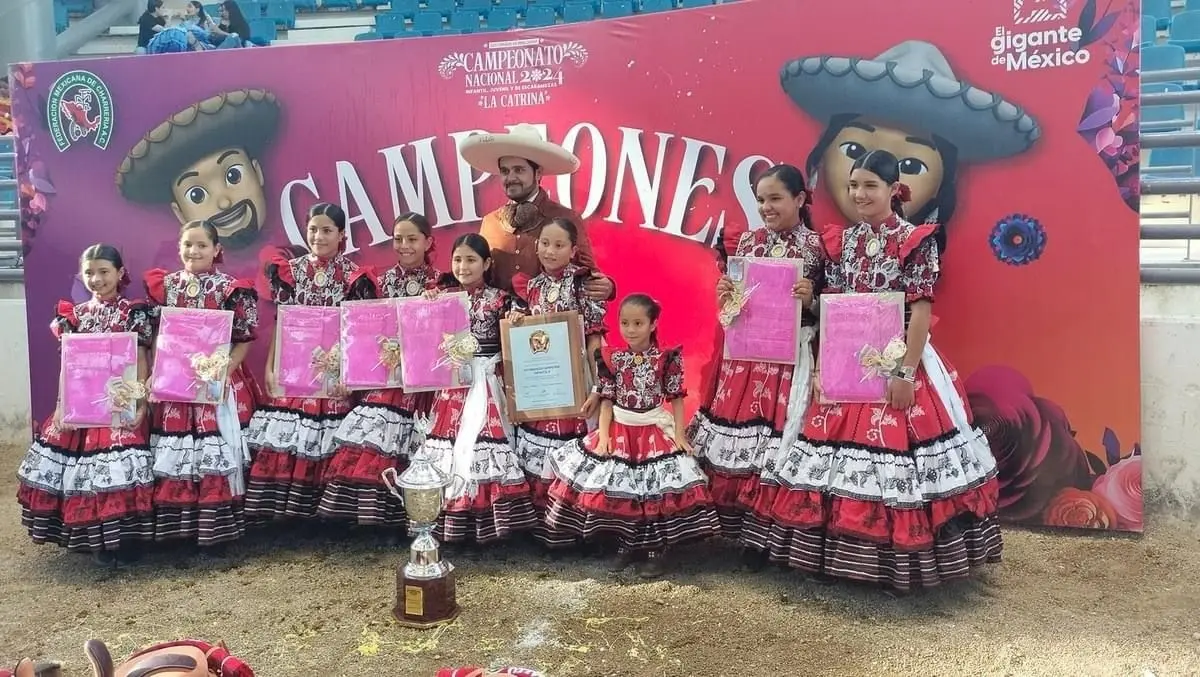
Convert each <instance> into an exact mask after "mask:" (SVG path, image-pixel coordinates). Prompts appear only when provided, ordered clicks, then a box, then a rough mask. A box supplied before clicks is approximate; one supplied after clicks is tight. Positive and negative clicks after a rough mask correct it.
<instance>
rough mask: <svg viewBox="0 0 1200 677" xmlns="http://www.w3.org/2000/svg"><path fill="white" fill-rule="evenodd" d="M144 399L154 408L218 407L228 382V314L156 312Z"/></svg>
mask: <svg viewBox="0 0 1200 677" xmlns="http://www.w3.org/2000/svg"><path fill="white" fill-rule="evenodd" d="M159 312H160V313H161V315H160V316H159V321H158V336H157V337H155V339H154V366H153V368H152V369H151V372H152V374H151V377H150V378H151V382H150V394H151V395H152V396H153V397H154V399H156V400H158V401H159V402H186V403H190V404H218V403H220V402H221V400H222V399H223V398H224V396H225V383H226V380H227V379H228V376H229V351H230V348H231V346H230V340H231V337H232V336H233V312H232V311H228V310H207V309H200V308H171V307H163V308H160V309H159Z"/></svg>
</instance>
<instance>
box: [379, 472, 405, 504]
mask: <svg viewBox="0 0 1200 677" xmlns="http://www.w3.org/2000/svg"><path fill="white" fill-rule="evenodd" d="M379 479H381V480H383V485H384V486H385V487H387V490H388V491H389V492H390V493H391V494H392V495H393V496H395V497H396V498H397V499H398V500H399V501H400V502H401V503H403V502H404V492H402V491H401V490H400V479H399V477H398V474H397V472H396V469H395V468H384V469H383V472H381V473H379Z"/></svg>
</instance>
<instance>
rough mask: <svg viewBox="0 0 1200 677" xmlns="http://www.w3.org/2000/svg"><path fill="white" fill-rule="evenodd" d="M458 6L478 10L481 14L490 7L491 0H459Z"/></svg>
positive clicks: (485, 12)
mask: <svg viewBox="0 0 1200 677" xmlns="http://www.w3.org/2000/svg"><path fill="white" fill-rule="evenodd" d="M458 8H459V9H465V10H470V11H473V12H479V14H480V16H482V15H484V14H487V13H488V11H489V10H491V9H492V0H459V2H458Z"/></svg>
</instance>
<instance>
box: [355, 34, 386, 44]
mask: <svg viewBox="0 0 1200 677" xmlns="http://www.w3.org/2000/svg"><path fill="white" fill-rule="evenodd" d="M382 39H383V36H382V35H380V34H378V33H376V32H375V31H367V32H366V33H359V34H358V35H356V36H354V41H355V42H366V41H367V40H382Z"/></svg>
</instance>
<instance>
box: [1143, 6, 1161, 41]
mask: <svg viewBox="0 0 1200 677" xmlns="http://www.w3.org/2000/svg"><path fill="white" fill-rule="evenodd" d="M1157 40H1158V28H1157V26H1156V24H1155V23H1154V17H1152V16H1150V15H1149V14H1143V15H1142V47H1149V46H1150V45H1153V44H1154V43H1155V42H1156V41H1157Z"/></svg>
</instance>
